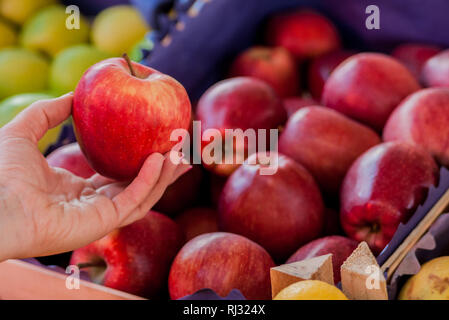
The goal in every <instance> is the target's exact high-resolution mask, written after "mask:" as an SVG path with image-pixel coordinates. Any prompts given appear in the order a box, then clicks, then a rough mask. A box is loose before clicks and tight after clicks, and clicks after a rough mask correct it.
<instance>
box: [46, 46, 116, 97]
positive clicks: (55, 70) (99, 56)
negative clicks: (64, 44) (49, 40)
mask: <svg viewBox="0 0 449 320" xmlns="http://www.w3.org/2000/svg"><path fill="white" fill-rule="evenodd" d="M110 57H111V56H110V55H109V54H107V53H105V52H103V51H100V50H99V49H97V48H95V47H94V46H91V45H88V44H79V45H76V46H73V47H70V48H67V49H64V50H63V51H61V52H60V53H58V55H57V56H56V57H55V59H54V60H53V63H52V65H51V69H50V89H51V90H52V91H53V92H55V93H57V94H63V93H67V92H70V91H73V90H75V88H76V85H77V84H78V81H79V80H80V79H81V77H82V76H83V74H84V72H85V71H86V70H87V69H88V68H89V67H90V66H92V65H93V64H95V63H97V62H100V61H102V60H105V59H107V58H110Z"/></svg>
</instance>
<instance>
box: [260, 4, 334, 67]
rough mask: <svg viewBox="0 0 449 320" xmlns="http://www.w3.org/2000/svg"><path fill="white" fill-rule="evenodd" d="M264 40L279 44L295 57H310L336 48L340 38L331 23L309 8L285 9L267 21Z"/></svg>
mask: <svg viewBox="0 0 449 320" xmlns="http://www.w3.org/2000/svg"><path fill="white" fill-rule="evenodd" d="M267 41H268V43H269V44H270V45H272V46H281V47H284V48H286V49H287V50H288V51H290V52H291V53H292V54H293V55H294V56H295V57H296V58H298V59H306V58H313V57H316V56H319V55H321V54H324V53H326V52H330V51H334V50H336V49H338V48H339V47H340V37H339V35H338V33H337V30H336V28H335V26H334V25H333V24H332V22H331V21H330V20H329V19H327V18H326V17H324V16H322V15H321V14H319V13H317V12H315V11H311V10H299V11H295V12H286V13H281V14H278V15H276V16H274V17H273V18H272V19H271V20H270V21H269V23H268V30H267Z"/></svg>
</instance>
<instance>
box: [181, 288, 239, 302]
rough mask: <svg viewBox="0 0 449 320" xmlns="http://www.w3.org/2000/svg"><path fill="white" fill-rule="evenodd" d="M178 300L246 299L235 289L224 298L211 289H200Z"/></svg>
mask: <svg viewBox="0 0 449 320" xmlns="http://www.w3.org/2000/svg"><path fill="white" fill-rule="evenodd" d="M178 300H246V299H245V297H244V296H243V294H242V293H241V292H240V291H239V290H237V289H233V290H231V292H229V294H228V296H226V297H224V298H222V297H220V296H219V295H218V294H216V293H215V292H214V291H213V290H211V289H202V290H199V291H197V292H195V293H194V294H192V295H189V296H185V297H184V298H181V299H178Z"/></svg>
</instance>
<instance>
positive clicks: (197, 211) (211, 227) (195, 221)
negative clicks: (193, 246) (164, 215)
mask: <svg viewBox="0 0 449 320" xmlns="http://www.w3.org/2000/svg"><path fill="white" fill-rule="evenodd" d="M175 221H176V223H177V224H178V225H179V227H180V228H181V229H182V230H183V231H184V234H185V239H186V241H189V240H191V239H193V238H195V237H196V236H199V235H200V234H204V233H211V232H217V231H218V214H217V212H216V211H215V210H213V209H210V208H192V209H189V210H186V211H184V212H182V213H181V214H180V215H179V216H177V217H176V219H175Z"/></svg>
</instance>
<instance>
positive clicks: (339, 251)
mask: <svg viewBox="0 0 449 320" xmlns="http://www.w3.org/2000/svg"><path fill="white" fill-rule="evenodd" d="M357 246H358V242H357V241H355V240H353V239H349V238H346V237H342V236H327V237H324V238H319V239H316V240H313V241H311V242H309V243H308V244H306V245H304V246H302V247H301V248H299V249H298V250H297V251H296V252H295V253H294V254H293V255H292V256H291V257H290V258H289V259H288V260H287V263H293V262H296V261H302V260H306V259H310V258H315V257H319V256H322V255H325V254H332V267H333V269H334V283H335V284H337V283H339V282H340V267H341V265H342V264H343V262H345V260H346V258H347V257H349V256H350V255H351V253H352V252H353V251H354V250H355V249H356V248H357Z"/></svg>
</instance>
